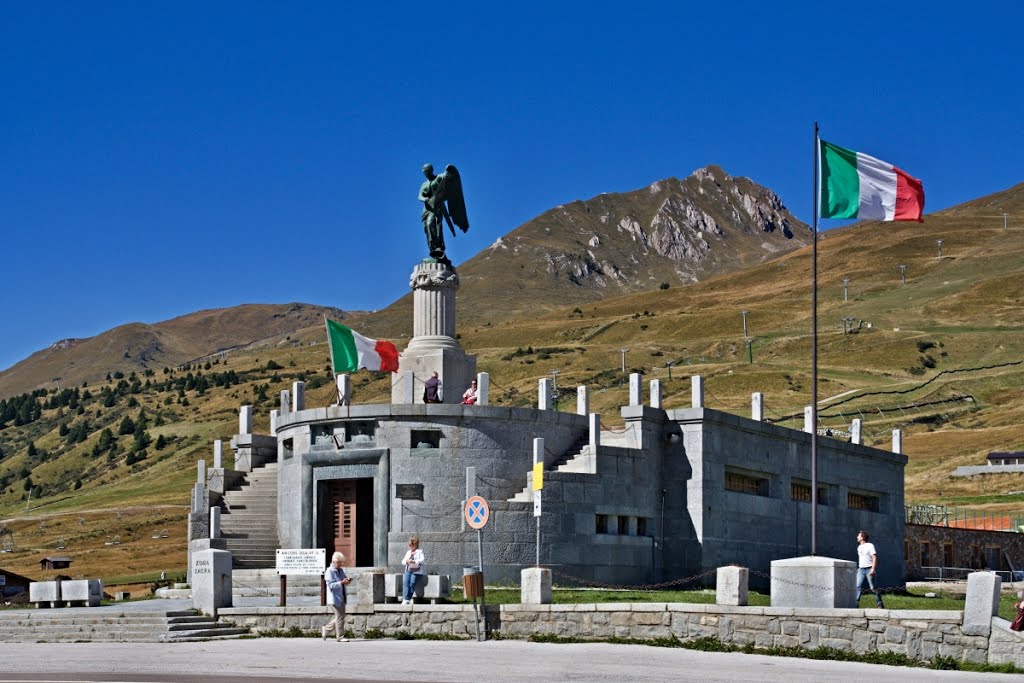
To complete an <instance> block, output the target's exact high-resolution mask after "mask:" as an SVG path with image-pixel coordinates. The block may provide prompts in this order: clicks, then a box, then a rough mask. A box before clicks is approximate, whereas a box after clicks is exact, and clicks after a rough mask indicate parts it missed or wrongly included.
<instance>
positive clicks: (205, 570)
mask: <svg viewBox="0 0 1024 683" xmlns="http://www.w3.org/2000/svg"><path fill="white" fill-rule="evenodd" d="M191 568H192V571H191V575H192V607H194V608H195V609H197V610H199V611H200V612H202V613H203V614H208V615H210V616H211V617H214V618H216V617H217V610H218V609H220V608H221V607H231V553H229V552H228V551H226V550H214V549H209V550H199V551H196V552H194V553H192V567H191Z"/></svg>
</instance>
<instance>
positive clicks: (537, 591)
mask: <svg viewBox="0 0 1024 683" xmlns="http://www.w3.org/2000/svg"><path fill="white" fill-rule="evenodd" d="M519 581H520V584H519V585H520V589H519V602H520V603H522V604H524V605H550V604H551V570H550V569H543V568H542V567H528V568H526V569H523V570H522V571H521V572H520V579H519Z"/></svg>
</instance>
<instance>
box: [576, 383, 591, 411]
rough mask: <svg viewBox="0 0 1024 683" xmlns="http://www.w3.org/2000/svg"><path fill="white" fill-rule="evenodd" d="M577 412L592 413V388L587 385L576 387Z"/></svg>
mask: <svg viewBox="0 0 1024 683" xmlns="http://www.w3.org/2000/svg"><path fill="white" fill-rule="evenodd" d="M576 414H577V415H589V414H590V388H589V387H585V386H580V387H576Z"/></svg>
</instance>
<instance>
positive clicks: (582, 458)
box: [508, 432, 603, 503]
mask: <svg viewBox="0 0 1024 683" xmlns="http://www.w3.org/2000/svg"><path fill="white" fill-rule="evenodd" d="M602 437H603V432H602ZM589 439H590V437H589V435H586V434H584V435H583V436H581V437H580V438H579V439H578V440H577V441H576V443H575V444H573V445H572V446H571V447H569V448H568V449H566V451H565V454H563V455H562V457H561V458H559V459H558V460H556V461H554V462H553V463H551V465H550V466H548V467H547V468H545V472H580V473H584V474H587V473H589V474H593V473H594V464H595V457H596V455H595V454H594V453H593V449H592V448H591V447H590V444H589V443H588V441H589ZM545 476H547V475H545ZM508 502H510V503H532V502H533V472H532V471H530V472H527V474H526V486H525V487H524V488H523V490H522V491H520V492H519V493H517V494H516V495H514V496H512V497H511V498H509V499H508Z"/></svg>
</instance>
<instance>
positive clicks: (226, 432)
mask: <svg viewBox="0 0 1024 683" xmlns="http://www.w3.org/2000/svg"><path fill="white" fill-rule="evenodd" d="M977 211H979V212H981V213H980V214H978V213H974V212H972V211H965V210H962V209H961V208H960V207H958V208H957V209H955V210H950V211H947V212H942V213H940V214H936V215H932V216H928V217H927V220H926V222H925V223H923V224H886V225H883V224H864V225H857V226H852V227H849V228H845V229H842V230H836V231H831V232H828V233H825V234H824V235H822V239H821V242H820V245H819V247H820V262H819V287H820V292H819V326H820V330H819V334H820V339H819V353H820V366H821V378H820V387H819V396H820V398H821V401H822V403H821V407H820V414H821V419H822V426H824V427H828V428H832V429H835V430H843V429H845V428H846V427H847V426H848V424H849V422H850V420H851V419H852V418H854V417H862V418H863V419H864V430H865V436H866V441H867V442H868V443H871V444H874V445H877V446H879V447H882V448H889V443H890V433H891V430H892V429H893V428H897V427H898V428H900V429H902V430H903V433H904V451H905V452H906V453H907V455H908V457H909V459H910V461H909V465H908V468H907V479H906V490H907V498H908V501H909V502H915V503H938V504H947V505H956V506H962V507H967V508H970V509H976V510H992V511H996V510H999V511H1006V510H1010V511H1018V512H1019V511H1022V510H1024V493H1021V492H1024V475H989V476H986V477H976V478H972V479H954V478H952V477H951V476H950V473H951V472H952V470H953V469H954V468H955V467H956V466H958V465H966V464H982V463H983V462H984V460H985V456H986V454H987V453H988V452H989V451H991V450H1020V449H1024V334H1021V333H1022V331H1024V309H1022V307H1021V298H1022V294H1024V292H1022V285H1021V284H1020V280H1019V278H1018V276H1017V275H1016V274H1017V272H1018V271H1019V269H1020V265H1019V264H1020V263H1021V253H1022V251H1024V225H1020V224H1014V222H1013V221H1012V220H1011V223H1010V228H1009V229H1008V230H1004V229H1003V227H1002V220H1001V218H999V219H995V218H992V217H991V216H993V215H1001V213H1002V212H1004V211H1005V212H1008V213H1010V214H1011V216H1022V215H1024V186H1018V187H1016V188H1013V189H1011V190H1009V191H1007V192H1004V193H1000V194H998V195H993V196H992V197H989V198H986V199H985V200H984V202H983V203H982V204H981V206H980V208H978V209H977ZM938 239H942V240H943V245H942V257H941V258H939V257H938V254H937V251H938V250H937V245H936V240H938ZM900 264H905V265H907V282H906V284H903V282H902V280H901V277H900V272H899V270H898V268H897V266H898V265H900ZM810 265H811V264H810V249H809V248H805V249H801V250H799V251H796V252H792V253H789V254H786V255H784V256H781V257H779V258H778V259H776V260H774V261H771V262H768V263H762V264H759V265H755V266H753V267H750V268H747V269H745V270H742V271H739V272H736V273H733V274H729V275H723V276H720V277H717V278H714V279H711V280H708V281H706V282H702V283H699V284H695V285H689V286H676V285H672V286H670V287H669V288H667V289H662V288H656V289H652V290H650V291H645V292H641V293H636V294H630V295H626V296H621V297H617V298H612V299H607V300H604V301H595V302H591V303H587V304H580V305H572V304H569V305H564V306H561V307H554V308H552V309H551V310H550V311H537V312H535V314H534V315H532V316H529V317H519V318H506V317H504V316H501V315H494V316H487V315H483V314H481V313H473V312H469V313H467V314H465V315H463V314H462V312H461V310H460V319H459V325H458V329H459V336H460V339H461V342H462V344H463V345H464V346H465V347H466V348H467V350H468V351H469V352H471V353H474V354H477V356H478V359H479V361H478V362H479V368H480V370H482V371H486V372H489V373H491V378H492V401H493V402H494V403H497V404H502V405H529V404H531V403H533V402H534V401H535V397H536V387H537V381H538V379H540V378H542V377H550V376H552V371H555V370H557V371H558V375H557V377H558V385H559V388H560V397H561V400H562V405H561V409H563V410H572V409H574V407H575V398H574V388H575V386H576V385H580V384H586V385H589V386H590V387H591V388H592V394H591V396H592V399H591V400H592V405H593V408H594V409H595V410H599V411H601V412H602V420H603V421H604V423H605V424H606V425H609V426H615V425H616V424H621V421H620V419H619V417H618V406H620V405H622V404H623V403H625V402H626V398H627V388H626V385H625V383H624V379H625V377H624V375H623V373H622V371H621V366H620V364H621V359H622V356H621V353H620V349H622V348H627V349H628V351H627V353H626V365H627V370H626V372H627V373H628V372H642V373H644V375H645V376H646V378H647V379H652V378H659V379H661V380H662V381H663V386H664V390H665V394H666V399H665V403H666V405H668V406H669V407H674V406H686V405H689V400H690V399H689V393H690V384H689V377H690V376H691V375H693V374H697V373H699V374H701V375H703V376H704V377H706V378H707V380H706V381H707V384H706V388H707V403H708V405H709V406H710V407H712V408H717V409H722V410H727V411H732V412H735V413H738V414H748V413H749V405H750V394H751V392H754V391H762V392H764V394H765V400H766V404H767V414H768V417H769V419H771V420H772V421H775V422H778V423H781V424H785V425H788V426H791V427H795V428H799V427H800V426H801V425H802V411H803V406H804V405H806V404H807V403H808V402H809V400H810V361H809V358H810V334H809V333H810V313H811V310H810ZM843 278H848V279H849V301H844V300H843ZM334 303H337V304H338V305H339V306H340V307H342V308H343V307H344V306H345V303H346V302H344V301H339V302H334ZM742 310H746V311H748V315H747V322H748V329H749V332H750V335H751V336H752V338H753V343H752V348H751V351H752V356H753V363H750V362H749V356H748V349H747V344H746V343H745V341H744V339H743V321H742V317H741V314H740V311H742ZM376 316H377V317H374V316H370V317H369V318H368V319H367V324H368V325H373V326H375V328H376V329H377V334H379V335H380V336H382V337H390V338H393V339H397V340H401V339H403V338H406V339H407V337H408V335H409V333H410V332H411V316H407V317H399V316H396V315H395V314H394V311H393V310H392V311H384V312H381V313H380V314H376ZM843 318H849V319H852V320H853V330H852V332H851V333H844V325H843V323H842V320H843ZM669 362H671V365H672V367H671V379H669V372H670V370H669ZM326 363H327V351H326V346H325V344H324V337H323V330H322V327H320V326H319V325H314V326H312V327H309V328H308V329H304V330H300V331H298V332H293V333H289V334H282V335H278V336H273V337H270V338H268V339H266V340H265V341H264V342H262V343H261V344H260V345H258V346H251V347H247V348H243V349H236V350H234V351H231V352H229V353H226V354H225V355H224V356H223V360H222V358H221V357H217V358H216V359H214V360H212V361H210V362H209V363H206V362H203V364H201V365H192V366H187V367H182V368H175V369H173V370H169V371H168V372H167V373H164V372H163V371H162V370H160V371H155V370H154V371H150V374H148V375H147V374H145V373H142V372H140V373H139V374H138V375H136V376H135V377H134V378H133V377H132V376H131V375H128V376H127V377H123V378H120V379H117V378H113V379H112V380H111V381H109V382H107V381H102V382H88V386H85V387H83V386H81V384H79V385H78V386H77V390H78V396H77V399H76V402H75V405H72V404H71V402H70V401H69V399H68V398H67V396H66V393H65V394H59V393H58V392H56V390H55V389H48V390H45V391H41V392H37V395H35V396H34V397H29V398H30V399H31V402H32V403H33V405H38V406H39V408H38V409H37V410H27V411H25V415H27V417H28V418H31V419H29V420H28V421H27V422H25V423H24V424H15V422H17V420H9V421H8V422H7V423H6V425H5V428H3V429H0V450H2V456H0V484H2V486H0V518H3V519H4V521H3V524H4V525H5V526H7V527H8V528H10V529H12V530H13V533H14V540H15V544H16V548H17V551H16V552H14V553H9V554H5V555H0V561H2V562H3V564H4V566H5V567H6V568H10V569H12V570H14V571H18V572H20V573H25V574H27V575H28V576H36V575H37V574H38V559H39V557H40V556H41V555H42V554H43V553H44V552H54V550H55V547H56V545H57V544H58V541H59V540H60V538H61V537H63V539H64V544H63V545H65V546H66V550H65V551H62V552H67V553H68V554H70V555H72V556H73V557H74V558H75V562H76V564H75V565H74V572H75V573H76V574H77V573H82V574H90V575H96V574H99V575H103V576H110V575H114V574H117V575H124V574H134V573H144V572H146V571H159V570H180V569H181V567H182V564H183V562H184V541H185V524H184V520H185V514H186V506H187V501H188V495H189V489H190V484H191V482H192V481H193V480H194V476H195V461H196V459H197V458H200V457H206V458H207V459H208V460H210V459H212V458H211V456H212V446H211V441H212V440H213V439H215V438H221V439H225V440H227V439H229V438H230V437H231V435H232V434H233V433H234V431H235V429H236V428H237V409H238V406H239V405H241V404H245V403H252V404H254V405H255V406H256V429H257V431H261V432H265V431H266V430H267V420H268V415H269V411H270V410H271V409H272V408H274V407H276V405H277V396H278V394H279V392H280V391H281V390H282V389H286V388H288V387H289V386H290V384H291V382H292V381H294V380H296V379H303V380H305V381H306V382H307V404H308V405H310V406H318V405H327V404H329V403H331V402H332V400H333V386H332V384H331V381H330V377H329V372H328V371H327V368H326V367H325V366H326ZM390 383H391V378H390V377H388V376H381V375H379V374H377V373H367V372H360V373H358V374H357V375H356V376H355V377H354V392H353V398H354V401H356V402H361V403H377V402H387V401H388V400H389V395H390ZM86 391H88V392H89V395H88V397H87V396H86V395H85V392H86ZM65 392H66V390H65ZM112 396H113V398H111V397H112ZM26 400H28V399H26ZM140 413H142V414H141V415H140ZM126 416H127V417H129V418H131V420H132V421H133V422H134V423H136V424H137V423H138V422H139V420H140V418H141V419H143V421H144V422H145V423H146V425H145V430H144V431H145V432H146V433H147V434H148V443H146V442H147V439H146V438H141V437H137V436H136V435H135V434H119V433H118V432H119V431H121V429H120V428H121V425H122V423H123V422H124V419H125V417H126ZM86 423H87V425H86V426H85V427H83V424H86ZM61 425H63V427H62V426H61ZM104 429H110V430H111V433H112V435H113V436H114V438H113V440H112V443H113V444H115V445H114V446H113V450H111V448H110V447H105V446H104V443H109V442H111V439H109V438H108V439H106V441H104V438H103V430H104ZM62 432H64V433H63V434H62ZM161 437H162V447H161V448H157V445H158V443H157V442H158V441H159V440H160V439H161ZM30 443H31V445H32V450H33V453H32V454H31V455H30V453H29V450H30V448H29V444H30ZM140 444H145V445H140ZM29 479H30V480H31V481H29ZM29 488H31V490H32V497H31V500H29V499H28V489H29ZM119 513H120V518H118V514H119ZM82 520H84V521H82ZM163 529H167V530H168V533H167V536H168V537H167V538H163V535H162V534H161V533H159V532H160V531H161V530H163ZM154 535H155V536H156V537H157V538H153V536H154ZM113 536H120V541H121V542H120V543H119V544H117V545H114V544H111V545H107V542H108V541H110V540H111V538H112V537H113ZM0 540H3V539H2V538H0Z"/></svg>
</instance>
